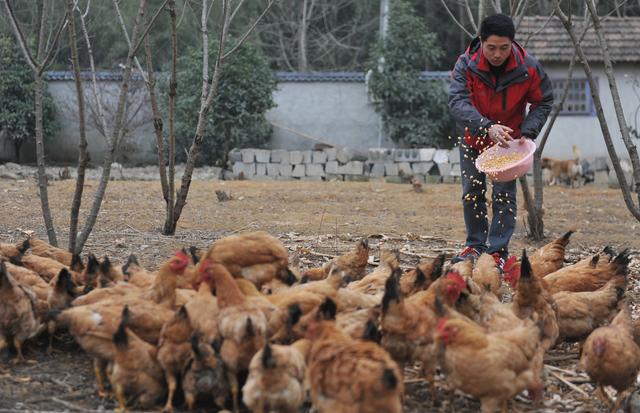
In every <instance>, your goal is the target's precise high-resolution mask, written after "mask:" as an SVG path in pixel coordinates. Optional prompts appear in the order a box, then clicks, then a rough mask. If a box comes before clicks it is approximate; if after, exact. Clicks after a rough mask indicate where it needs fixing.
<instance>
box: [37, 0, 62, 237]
mask: <svg viewBox="0 0 640 413" xmlns="http://www.w3.org/2000/svg"><path fill="white" fill-rule="evenodd" d="M41 5H42V7H41V8H40V13H41V16H40V28H39V31H38V50H37V54H36V60H37V61H40V60H41V59H42V58H43V55H44V37H45V34H44V26H45V16H46V13H45V9H46V4H45V3H44V2H41ZM43 88H44V79H43V74H42V72H36V73H35V106H36V107H35V109H36V113H35V115H36V116H35V121H36V128H35V129H36V162H37V164H38V188H39V190H40V204H41V207H42V218H43V219H44V225H45V227H46V229H47V238H48V239H49V243H50V244H51V245H53V246H55V247H57V246H58V239H57V237H56V230H55V227H54V225H53V218H52V217H51V208H50V207H49V192H48V190H47V184H48V182H47V175H46V174H47V171H46V167H45V160H44V159H45V151H44V130H43V124H42V122H43V116H44V115H43V108H42V105H43V102H42V100H43V94H44V93H43Z"/></svg>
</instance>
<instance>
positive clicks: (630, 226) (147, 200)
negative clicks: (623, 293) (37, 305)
mask: <svg viewBox="0 0 640 413" xmlns="http://www.w3.org/2000/svg"><path fill="white" fill-rule="evenodd" d="M96 188H97V182H95V181H90V182H88V185H87V188H86V190H85V199H84V203H83V209H82V213H83V214H86V213H87V212H88V210H89V208H90V205H91V204H90V203H91V201H92V199H91V196H92V194H93V191H95V189H96ZM73 190H74V182H72V181H55V182H52V184H51V185H50V186H49V202H50V205H51V209H52V212H53V215H54V220H55V223H56V227H57V229H58V240H59V241H60V243H61V244H63V245H64V244H66V240H67V238H68V222H69V205H70V203H71V197H72V193H73ZM215 190H223V191H226V192H227V193H228V194H230V195H231V197H232V199H231V200H230V201H226V202H218V201H217V198H216V195H215V192H214V191H215ZM460 196H461V194H460V188H459V185H445V184H440V185H427V186H425V187H424V191H423V192H422V193H416V192H414V191H412V190H411V186H410V185H398V184H386V183H383V182H377V181H376V182H366V183H351V182H299V181H296V182H284V181H275V182H250V181H233V182H224V181H194V182H193V184H192V186H191V192H190V195H189V198H188V204H187V206H186V208H185V210H184V212H183V216H182V219H181V220H180V222H179V224H178V230H177V233H176V235H175V236H163V235H161V234H160V230H159V229H160V227H161V226H162V224H163V220H164V206H163V201H162V199H161V193H160V185H159V183H158V182H139V181H113V182H110V183H109V187H108V189H107V194H106V197H105V201H104V203H103V206H102V209H101V211H100V214H99V217H98V221H97V223H96V226H95V228H94V230H93V232H92V234H91V237H90V238H89V241H88V242H87V245H86V247H85V252H89V251H91V252H94V253H95V254H96V255H98V256H104V255H109V257H110V258H111V259H112V262H123V261H124V260H125V259H126V257H127V256H128V255H129V254H131V253H134V254H136V255H137V256H138V257H139V258H140V262H141V263H142V264H143V265H144V266H146V267H148V268H151V269H155V268H156V267H157V265H158V264H159V263H160V262H161V261H162V260H163V259H164V258H166V257H167V256H168V255H170V254H171V253H172V252H173V251H174V250H175V249H177V248H179V247H183V246H189V245H196V246H198V247H207V246H208V245H210V244H211V243H212V242H213V241H214V240H215V239H218V238H220V237H221V236H224V235H228V234H231V233H238V232H245V231H251V230H258V229H261V230H266V231H268V232H270V233H272V234H274V235H276V236H278V237H279V238H280V239H281V240H282V241H283V243H284V244H285V246H287V247H288V248H289V250H290V251H291V252H294V251H296V250H301V249H302V250H304V251H308V252H307V253H305V254H303V255H302V257H301V264H302V266H303V267H306V266H312V265H317V264H319V263H321V262H322V261H323V260H325V259H327V256H330V255H336V254H339V253H342V252H344V251H346V250H348V249H350V248H351V246H352V245H353V243H354V242H355V241H356V240H357V239H359V238H361V237H364V236H367V237H369V239H370V244H371V246H372V253H373V254H374V255H375V256H377V255H378V253H379V250H380V247H383V246H384V247H385V248H396V249H399V250H400V252H401V261H402V264H403V265H406V266H409V265H414V264H416V263H417V262H418V260H419V259H420V257H421V256H435V255H436V254H438V253H441V252H445V253H447V254H453V253H454V252H456V251H457V250H458V249H459V248H460V247H461V246H462V245H463V242H464V224H463V221H462V205H461V201H460ZM545 208H546V214H545V225H546V229H547V231H548V233H549V237H555V236H558V235H561V234H562V233H564V232H565V231H567V230H569V229H575V230H576V231H577V232H576V233H575V234H574V235H573V237H572V239H571V243H570V244H569V245H570V246H569V250H568V259H569V261H576V260H577V259H579V258H582V257H585V256H587V255H589V254H591V253H594V252H597V251H599V250H601V249H602V248H603V247H604V246H606V245H610V246H612V247H614V248H615V249H617V250H621V249H623V248H631V249H632V250H634V257H637V252H638V250H640V223H638V222H637V221H636V220H635V219H634V218H633V217H632V216H631V214H630V213H629V212H628V211H627V209H626V207H625V205H624V201H623V199H622V195H621V193H620V191H619V190H614V189H608V188H606V187H598V186H586V187H583V188H578V189H571V188H564V187H550V188H546V190H545ZM0 211H1V212H0V241H1V242H14V241H17V240H19V239H22V238H23V237H24V232H25V231H34V232H35V234H37V235H38V236H40V237H43V238H45V239H46V236H45V231H44V225H43V222H42V217H41V212H40V211H41V210H40V200H39V197H38V189H37V186H36V184H35V182H34V181H32V180H26V181H13V180H0ZM524 215H525V213H524V210H523V208H521V209H520V211H519V212H518V227H517V230H516V233H515V235H514V237H513V239H512V244H511V246H512V252H519V251H520V250H521V249H522V248H527V249H528V250H533V249H534V248H536V247H537V246H538V245H536V244H533V243H531V242H529V240H527V238H526V231H525V225H524V218H525V216H524ZM303 247H304V248H303ZM631 268H632V271H631V277H630V279H631V282H630V286H629V287H630V290H631V294H630V295H631V297H632V298H633V299H634V301H636V300H635V298H636V297H637V294H638V293H637V292H638V291H640V288H639V286H638V277H639V276H640V274H639V273H640V271H639V270H640V263H639V260H638V259H637V258H634V260H633V262H632V264H631ZM45 348H46V336H45V337H42V338H40V339H38V340H35V341H34V342H31V343H29V344H28V345H27V346H26V350H25V355H26V357H27V358H28V359H29V362H28V363H26V364H23V365H18V366H10V365H8V364H6V363H4V362H3V361H0V412H3V411H15V410H37V411H65V410H66V411H91V410H104V409H112V408H114V407H115V405H116V404H115V402H114V401H113V400H111V399H107V400H101V399H99V398H98V397H97V396H96V394H95V390H94V378H93V373H92V368H91V362H90V360H89V358H88V357H87V356H86V355H84V354H83V353H82V352H81V350H79V348H78V347H77V345H76V344H75V343H74V342H73V340H72V339H71V338H70V337H69V336H68V335H66V334H59V335H57V336H56V341H55V348H56V350H57V351H56V352H55V354H54V355H53V356H52V357H49V356H47V355H46V353H45V351H44V350H45ZM576 362H577V347H576V346H575V345H573V346H569V345H562V346H559V348H557V349H555V350H553V351H552V352H551V353H550V354H549V355H548V359H547V360H546V364H547V365H549V366H550V367H549V368H548V369H547V372H548V374H549V375H548V377H547V381H546V383H547V394H546V395H545V400H544V403H543V405H542V406H540V407H538V408H534V407H532V406H531V405H530V403H529V402H528V400H526V399H525V398H524V397H518V398H517V399H516V402H515V404H514V405H513V406H512V407H513V409H514V410H515V411H527V412H529V411H599V410H602V411H604V410H603V409H604V406H603V405H602V404H601V403H599V402H598V401H597V400H596V399H595V397H592V396H591V395H592V394H593V393H594V387H593V385H591V384H590V383H588V380H586V379H585V377H584V376H582V375H580V374H578V373H575V370H574V367H575V364H576ZM405 373H406V377H405V380H406V386H407V397H406V402H405V411H406V412H437V411H449V410H451V409H453V411H469V412H471V411H477V410H478V409H479V404H478V403H477V402H476V401H474V400H472V399H469V398H467V397H464V396H462V395H456V397H455V398H453V400H454V405H453V406H449V405H448V402H446V401H444V402H442V403H440V404H434V402H433V401H431V399H430V396H429V394H428V392H427V389H426V387H425V384H424V382H422V381H421V380H419V378H417V377H416V375H415V372H414V371H413V369H407V371H406V372H405ZM203 409H208V411H210V410H211V409H210V407H208V406H204V407H203ZM203 411H204V410H203Z"/></svg>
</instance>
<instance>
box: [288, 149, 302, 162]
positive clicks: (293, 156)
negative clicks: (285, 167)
mask: <svg viewBox="0 0 640 413" xmlns="http://www.w3.org/2000/svg"><path fill="white" fill-rule="evenodd" d="M289 163H291V165H300V164H301V163H302V152H300V151H290V152H289Z"/></svg>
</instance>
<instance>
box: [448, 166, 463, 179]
mask: <svg viewBox="0 0 640 413" xmlns="http://www.w3.org/2000/svg"><path fill="white" fill-rule="evenodd" d="M450 174H451V175H452V176H462V170H461V169H460V164H459V163H452V164H451V173H450Z"/></svg>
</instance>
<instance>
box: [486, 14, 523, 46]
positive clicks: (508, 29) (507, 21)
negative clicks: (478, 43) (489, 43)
mask: <svg viewBox="0 0 640 413" xmlns="http://www.w3.org/2000/svg"><path fill="white" fill-rule="evenodd" d="M491 35H495V36H500V37H508V38H509V40H513V38H514V37H515V36H516V28H515V26H514V25H513V20H511V17H509V16H507V15H506V14H494V15H492V16H488V17H485V19H484V20H482V23H480V39H481V40H487V38H488V37H489V36H491Z"/></svg>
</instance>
